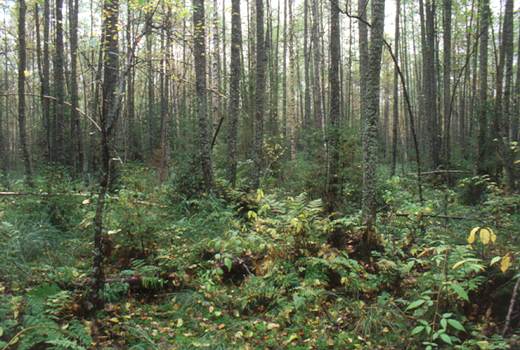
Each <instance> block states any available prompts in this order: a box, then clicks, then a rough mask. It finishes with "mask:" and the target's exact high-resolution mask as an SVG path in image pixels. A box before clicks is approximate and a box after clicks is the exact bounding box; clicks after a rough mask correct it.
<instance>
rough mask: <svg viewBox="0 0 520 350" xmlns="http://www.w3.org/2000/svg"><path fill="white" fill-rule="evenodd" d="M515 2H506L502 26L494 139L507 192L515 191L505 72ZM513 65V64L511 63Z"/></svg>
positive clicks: (510, 47) (511, 44)
mask: <svg viewBox="0 0 520 350" xmlns="http://www.w3.org/2000/svg"><path fill="white" fill-rule="evenodd" d="M513 8H514V6H513V0H507V1H506V9H505V14H504V23H503V26H502V44H501V45H500V59H499V63H498V67H497V78H496V102H495V113H494V118H493V138H494V139H496V146H497V152H498V158H499V160H500V162H501V163H502V167H503V168H504V175H505V182H506V191H507V192H508V193H512V192H514V191H515V181H516V176H515V165H514V154H513V152H512V151H511V147H510V145H509V140H508V136H509V121H508V120H507V115H506V114H505V113H504V106H503V105H504V99H505V97H506V96H507V95H505V96H504V86H503V84H504V70H505V68H506V66H507V64H508V63H507V61H508V60H509V59H510V58H509V57H511V60H512V56H513ZM511 65H512V63H511Z"/></svg>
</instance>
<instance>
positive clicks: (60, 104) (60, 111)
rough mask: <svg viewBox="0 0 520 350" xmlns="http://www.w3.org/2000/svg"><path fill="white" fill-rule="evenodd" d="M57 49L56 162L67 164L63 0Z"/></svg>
mask: <svg viewBox="0 0 520 350" xmlns="http://www.w3.org/2000/svg"><path fill="white" fill-rule="evenodd" d="M55 31H56V47H55V53H54V84H55V88H54V91H55V94H56V103H55V108H54V109H55V114H54V123H53V124H54V125H53V131H54V148H55V151H54V152H53V154H54V156H55V159H54V161H56V162H58V163H60V164H65V130H64V129H65V82H64V64H65V59H64V56H65V54H64V52H65V51H64V47H63V0H56V30H55Z"/></svg>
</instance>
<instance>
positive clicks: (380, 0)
mask: <svg viewBox="0 0 520 350" xmlns="http://www.w3.org/2000/svg"><path fill="white" fill-rule="evenodd" d="M384 18H385V1H384V0H373V2H372V28H371V31H370V48H369V60H368V72H367V77H368V81H367V84H366V89H367V90H366V93H367V94H366V96H365V97H364V99H365V103H364V105H365V107H366V112H365V113H364V115H365V121H364V127H363V194H362V207H361V209H362V217H363V224H364V225H365V227H366V231H365V237H364V241H365V245H366V247H367V250H368V251H369V249H370V247H373V246H374V244H376V243H377V242H376V240H377V238H376V235H375V228H374V226H375V223H376V209H377V198H376V165H377V151H378V150H377V121H378V119H379V92H380V74H381V54H382V50H383V34H384Z"/></svg>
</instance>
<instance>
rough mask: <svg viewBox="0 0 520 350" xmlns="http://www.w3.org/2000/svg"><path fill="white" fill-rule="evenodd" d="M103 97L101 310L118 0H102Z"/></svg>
mask: <svg viewBox="0 0 520 350" xmlns="http://www.w3.org/2000/svg"><path fill="white" fill-rule="evenodd" d="M103 14H104V16H103V32H104V33H105V35H104V40H103V41H102V52H103V56H102V57H103V87H102V90H103V100H102V106H101V120H100V127H101V167H102V169H101V170H102V172H101V177H100V181H99V185H100V186H99V187H100V189H99V194H98V201H97V206H96V214H95V217H94V261H93V278H92V292H91V296H90V300H91V303H92V305H93V307H94V310H101V309H102V308H103V306H104V300H103V290H104V285H105V274H104V269H103V265H104V261H105V259H106V256H105V255H106V254H105V251H104V243H105V241H106V238H105V236H104V233H103V214H104V209H105V197H106V194H107V192H108V188H109V186H110V180H111V178H112V174H111V173H112V171H113V169H112V168H111V159H112V158H111V155H110V154H111V147H112V145H111V142H112V136H113V135H112V133H113V130H114V126H115V123H116V119H117V115H118V112H119V99H120V96H118V91H117V89H118V79H119V35H118V23H117V22H118V17H119V0H105V1H104V3H103Z"/></svg>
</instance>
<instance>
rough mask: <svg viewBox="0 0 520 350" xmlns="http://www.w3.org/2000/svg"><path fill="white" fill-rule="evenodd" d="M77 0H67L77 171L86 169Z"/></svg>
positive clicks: (73, 157)
mask: <svg viewBox="0 0 520 350" xmlns="http://www.w3.org/2000/svg"><path fill="white" fill-rule="evenodd" d="M78 11H79V9H78V0H69V36H70V100H71V118H72V120H71V125H72V128H71V133H70V137H71V140H72V142H73V149H72V151H73V155H72V157H71V159H73V160H74V161H73V163H72V165H73V169H74V170H75V171H76V172H77V173H78V174H80V173H82V172H83V171H85V170H86V162H85V157H84V154H83V135H82V132H81V121H80V116H79V112H78V108H79V105H78V101H79V97H78V80H77V74H78V68H77V67H78Z"/></svg>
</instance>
